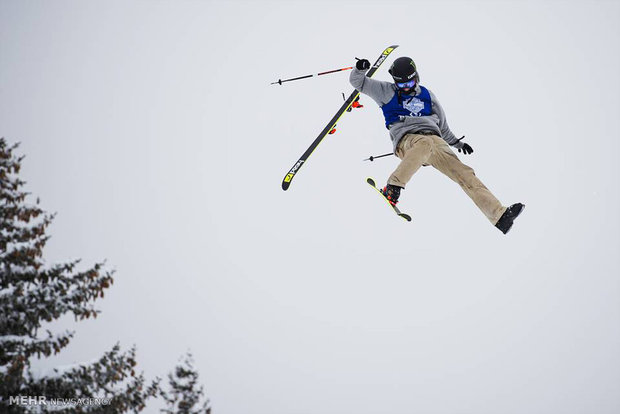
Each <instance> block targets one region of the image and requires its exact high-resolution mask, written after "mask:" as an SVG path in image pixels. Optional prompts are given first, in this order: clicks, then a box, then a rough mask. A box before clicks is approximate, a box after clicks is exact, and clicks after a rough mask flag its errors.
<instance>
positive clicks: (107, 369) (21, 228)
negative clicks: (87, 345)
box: [0, 138, 159, 413]
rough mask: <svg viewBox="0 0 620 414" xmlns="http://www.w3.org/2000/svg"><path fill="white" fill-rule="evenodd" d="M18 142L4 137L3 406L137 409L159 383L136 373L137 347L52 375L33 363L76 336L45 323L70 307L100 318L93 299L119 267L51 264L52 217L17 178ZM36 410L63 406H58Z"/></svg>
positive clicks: (0, 230) (0, 255) (0, 160)
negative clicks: (47, 256)
mask: <svg viewBox="0 0 620 414" xmlns="http://www.w3.org/2000/svg"><path fill="white" fill-rule="evenodd" d="M16 148H17V145H9V144H8V143H7V142H6V140H5V139H4V138H1V139H0V412H2V413H18V412H24V410H25V409H26V408H25V407H22V406H20V405H16V404H11V402H10V397H11V396H13V397H15V396H46V397H48V398H65V399H71V398H106V399H109V401H110V403H109V404H108V405H105V406H103V405H102V406H89V407H87V406H84V407H73V408H68V409H67V411H64V412H101V413H108V412H109V413H121V412H129V411H133V412H138V411H140V410H142V408H144V403H145V400H146V399H148V398H149V397H153V396H155V395H156V394H157V392H158V389H159V386H158V383H157V382H152V383H150V384H147V383H146V381H145V379H144V377H143V375H136V373H135V366H136V362H135V348H133V349H131V350H129V351H124V352H121V349H120V347H119V346H118V345H116V346H115V347H114V348H113V349H112V350H111V351H109V352H107V353H105V354H104V355H103V356H102V357H101V358H100V359H99V360H98V361H96V362H91V363H88V364H84V365H76V366H73V367H68V368H63V369H62V370H56V372H55V373H53V374H51V375H44V376H35V375H33V373H32V370H31V369H30V361H31V359H32V358H34V357H39V358H40V357H48V356H50V355H53V354H57V353H59V352H60V351H61V350H62V349H63V348H64V347H66V346H67V345H68V344H69V341H70V340H71V338H72V337H73V335H74V333H73V332H62V333H52V332H50V331H49V330H46V331H45V333H42V332H41V331H42V330H43V326H44V325H45V323H47V322H51V321H54V320H56V319H58V318H59V317H61V316H62V315H65V314H71V313H72V314H73V315H74V316H75V318H76V320H81V319H85V318H91V317H93V318H95V317H97V314H98V313H99V311H97V310H96V309H95V308H94V301H95V300H96V299H97V298H102V297H103V295H104V291H105V289H107V288H109V287H110V285H111V284H112V283H113V278H112V273H113V272H111V271H109V270H106V269H105V266H104V264H103V263H98V264H95V265H94V266H92V267H90V268H88V269H86V270H78V269H77V266H78V263H79V261H73V262H69V263H62V264H55V265H47V264H46V263H45V261H44V260H43V248H44V247H45V244H46V242H47V240H48V239H49V236H47V235H46V229H47V227H48V226H49V225H50V223H51V222H52V220H53V218H54V216H53V215H50V214H47V213H46V212H44V211H43V210H42V209H41V208H40V207H39V201H38V199H37V201H36V203H35V204H31V203H28V200H27V199H29V194H28V193H26V192H24V191H23V189H22V187H23V186H24V184H25V183H24V181H22V180H20V179H19V171H20V166H21V161H22V159H23V157H20V156H17V155H15V154H14V151H15V149H16ZM37 410H38V411H39V412H47V411H48V410H49V411H54V412H58V407H56V408H54V407H45V406H42V407H37Z"/></svg>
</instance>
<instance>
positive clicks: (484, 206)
mask: <svg viewBox="0 0 620 414" xmlns="http://www.w3.org/2000/svg"><path fill="white" fill-rule="evenodd" d="M437 140H440V141H441V142H439V141H436V145H437V151H436V152H435V153H434V154H433V157H431V160H430V162H431V165H432V166H433V167H435V168H436V169H438V170H439V171H441V172H442V173H444V174H445V175H447V176H448V177H449V178H450V179H452V180H453V181H455V182H456V183H458V184H459V185H460V186H461V188H462V189H463V191H465V193H467V195H468V196H469V198H471V199H472V201H473V202H474V203H475V204H476V206H478V208H479V209H480V210H481V211H482V212H483V213H484V215H485V216H486V217H487V218H488V219H489V221H490V222H491V223H492V224H493V225H495V223H497V221H498V220H499V218H500V217H501V216H502V214H504V211H506V207H504V206H503V205H502V203H500V201H499V200H498V199H497V198H496V197H495V196H494V195H493V193H491V191H490V190H489V189H488V188H487V187H486V186H485V185H484V184H483V183H482V181H480V180H479V179H478V177H476V174H475V172H474V170H473V169H472V168H471V167H469V166H467V165H465V164H463V163H462V162H461V161H460V160H459V159H458V157H457V156H456V154H455V153H454V152H453V151H452V150H451V149H450V147H449V146H448V144H447V143H446V142H445V141H444V140H443V139H441V138H439V137H437Z"/></svg>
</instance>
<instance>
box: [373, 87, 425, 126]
mask: <svg viewBox="0 0 620 414" xmlns="http://www.w3.org/2000/svg"><path fill="white" fill-rule="evenodd" d="M432 105H433V103H432V101H431V94H430V92H429V91H428V89H426V88H425V87H424V86H420V93H419V94H418V95H416V96H410V95H401V96H400V100H399V96H398V92H396V93H394V97H393V98H392V100H391V101H390V102H388V103H386V104H385V105H383V106H382V107H381V110H382V111H383V116H384V117H385V126H386V128H389V127H390V125H392V124H393V123H394V122H398V121H400V117H401V116H429V115H432V113H433V110H432Z"/></svg>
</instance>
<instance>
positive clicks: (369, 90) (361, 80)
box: [349, 68, 394, 106]
mask: <svg viewBox="0 0 620 414" xmlns="http://www.w3.org/2000/svg"><path fill="white" fill-rule="evenodd" d="M349 82H350V83H351V85H353V87H354V88H355V89H357V90H358V91H360V92H361V93H363V94H366V95H368V96H370V97H371V98H372V99H373V100H374V101H375V102H376V103H377V105H379V106H383V105H385V104H386V103H388V102H390V100H391V99H392V97H393V96H394V88H393V87H392V84H391V83H389V82H383V81H379V80H375V79H371V78H369V77H367V76H366V71H365V70H359V69H357V68H353V70H352V71H351V74H350V75H349Z"/></svg>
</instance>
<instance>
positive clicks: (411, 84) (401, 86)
mask: <svg viewBox="0 0 620 414" xmlns="http://www.w3.org/2000/svg"><path fill="white" fill-rule="evenodd" d="M396 86H398V89H404V88H413V87H414V86H415V79H412V80H410V81H409V82H396Z"/></svg>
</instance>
